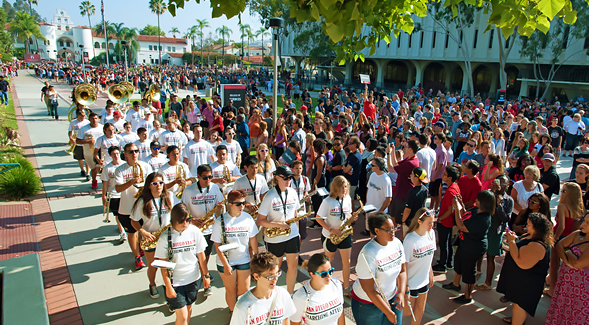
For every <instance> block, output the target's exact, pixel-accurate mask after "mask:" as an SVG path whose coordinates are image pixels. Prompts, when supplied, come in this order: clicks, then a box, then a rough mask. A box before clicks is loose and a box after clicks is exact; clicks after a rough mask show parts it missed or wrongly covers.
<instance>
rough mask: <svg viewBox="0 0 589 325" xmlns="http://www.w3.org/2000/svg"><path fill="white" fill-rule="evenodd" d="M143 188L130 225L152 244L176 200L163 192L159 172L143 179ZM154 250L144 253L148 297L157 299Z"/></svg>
mask: <svg viewBox="0 0 589 325" xmlns="http://www.w3.org/2000/svg"><path fill="white" fill-rule="evenodd" d="M145 185H146V186H147V188H145V189H144V190H143V191H142V192H141V197H139V198H138V199H137V201H135V204H133V209H132V210H131V225H132V226H133V228H135V230H137V232H138V233H139V234H140V235H141V236H142V237H143V239H144V240H146V241H148V242H153V241H154V240H155V237H154V236H153V235H152V233H153V232H154V231H156V230H158V229H160V228H162V227H165V226H167V225H168V224H170V212H171V211H172V207H173V206H174V205H175V204H176V203H177V201H178V199H176V197H175V196H174V195H171V194H170V192H169V191H165V190H164V175H163V174H162V173H159V172H155V173H151V174H149V175H148V176H147V178H146V179H145ZM154 254H155V248H153V249H149V250H147V251H145V258H147V279H148V280H149V295H150V296H151V298H153V299H156V298H159V296H160V295H159V293H158V292H157V287H156V285H155V275H156V273H157V270H156V268H155V267H153V266H151V263H152V262H153V260H154Z"/></svg>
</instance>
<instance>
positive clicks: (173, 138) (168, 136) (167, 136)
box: [159, 130, 188, 152]
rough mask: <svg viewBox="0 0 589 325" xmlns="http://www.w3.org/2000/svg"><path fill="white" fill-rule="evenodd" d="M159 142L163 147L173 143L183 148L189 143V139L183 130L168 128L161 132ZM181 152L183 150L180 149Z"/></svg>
mask: <svg viewBox="0 0 589 325" xmlns="http://www.w3.org/2000/svg"><path fill="white" fill-rule="evenodd" d="M159 143H160V144H161V145H162V148H163V147H165V146H172V145H173V146H177V147H178V148H182V147H184V146H185V145H186V144H187V143H188V139H186V136H185V135H184V132H182V131H178V130H176V131H174V132H170V131H169V130H166V131H164V132H162V133H161V134H160V138H159ZM180 152H182V150H180Z"/></svg>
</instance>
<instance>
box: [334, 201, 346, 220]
mask: <svg viewBox="0 0 589 325" xmlns="http://www.w3.org/2000/svg"><path fill="white" fill-rule="evenodd" d="M335 201H336V202H337V204H339V209H340V210H339V219H340V220H341V221H344V220H346V217H345V216H344V198H342V200H341V202H340V200H339V196H338V197H336V198H335Z"/></svg>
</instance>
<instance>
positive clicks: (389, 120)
mask: <svg viewBox="0 0 589 325" xmlns="http://www.w3.org/2000/svg"><path fill="white" fill-rule="evenodd" d="M160 69H161V70H158V69H157V68H151V67H150V68H141V67H135V68H134V69H131V70H132V71H129V78H130V80H131V81H132V82H133V83H134V85H135V86H136V87H137V88H138V89H140V91H145V90H147V89H148V87H149V85H150V84H151V83H155V84H158V85H159V86H160V87H161V89H162V98H165V99H163V100H162V101H157V102H150V101H149V100H148V99H143V100H141V101H134V102H132V106H131V107H130V108H129V109H128V111H127V112H126V114H124V115H123V114H122V113H121V111H120V110H118V108H117V107H116V106H117V105H115V104H114V103H112V102H107V104H106V107H105V108H104V109H102V108H96V107H90V113H89V115H88V116H86V114H87V111H86V110H85V109H82V107H81V106H80V108H79V109H78V110H77V111H76V119H74V120H72V121H71V122H70V126H69V130H68V136H69V138H70V140H71V142H70V144H71V145H75V148H74V151H73V158H74V159H75V160H77V161H78V163H79V167H80V173H81V177H84V178H86V179H87V180H88V181H90V180H92V185H91V186H92V188H98V187H99V184H98V177H99V176H100V179H101V181H102V203H103V206H104V207H105V209H108V211H109V212H110V213H112V214H114V215H115V216H116V220H117V224H118V227H119V231H120V240H121V241H122V242H124V241H127V242H128V244H129V248H130V250H131V252H132V253H133V256H134V262H135V267H136V268H137V269H141V268H144V267H147V277H148V282H149V290H148V292H149V295H150V296H151V297H152V298H154V299H155V298H158V297H159V295H160V292H159V291H158V287H157V284H156V274H157V272H158V267H159V268H161V273H162V276H163V279H164V283H163V284H164V292H163V293H164V295H165V299H166V302H167V305H168V306H169V308H170V310H173V311H175V313H176V324H187V323H188V320H189V319H190V316H191V313H192V309H191V305H192V304H193V303H194V301H195V300H196V296H197V292H198V291H199V290H200V289H201V288H202V292H203V294H204V295H205V296H208V295H211V294H212V291H211V287H210V286H211V281H212V280H213V278H212V277H211V273H210V272H209V271H210V270H209V269H208V268H207V265H208V260H209V258H210V256H211V254H212V252H213V250H214V251H215V252H216V257H215V259H216V262H215V265H216V268H217V271H218V273H219V275H220V278H221V281H222V282H223V287H224V289H225V300H226V303H227V306H228V308H229V311H230V312H231V313H232V317H231V324H233V325H237V324H283V321H284V320H286V319H289V320H290V323H291V324H340V325H341V324H344V323H345V320H344V317H345V316H344V314H343V304H344V297H350V298H351V306H352V312H353V314H354V317H355V320H356V323H357V324H374V323H377V324H389V323H392V324H401V323H402V320H403V315H404V311H405V312H406V313H405V315H413V317H412V320H411V323H412V324H420V323H421V321H422V318H423V314H424V311H425V305H426V302H427V295H428V291H429V288H431V287H432V286H433V284H434V274H435V273H439V274H441V273H448V274H451V273H449V270H450V269H453V270H454V276H453V278H451V279H450V280H451V281H449V282H448V283H446V284H444V285H443V287H444V288H445V289H447V290H453V291H456V292H463V294H460V295H458V296H456V297H455V298H453V301H454V302H456V303H458V304H468V303H471V302H472V300H473V299H475V298H476V295H482V294H484V293H482V291H485V290H493V289H495V290H497V291H498V292H500V293H502V294H503V296H502V298H501V301H502V302H504V303H511V304H512V316H510V317H506V318H504V319H503V320H504V321H505V322H507V323H512V324H523V323H524V322H525V320H526V317H527V315H531V316H534V315H535V312H536V308H537V306H538V303H539V300H540V298H541V296H542V295H543V294H545V295H548V296H551V297H552V301H551V304H550V309H549V311H548V318H547V320H546V323H547V324H584V323H586V320H587V319H589V315H588V314H589V294H588V293H589V292H588V290H589V289H588V288H589V287H588V286H587V284H588V283H589V262H588V261H589V257H588V256H589V253H585V250H586V249H587V247H589V245H584V244H585V243H587V242H589V241H588V240H586V237H587V231H589V228H588V227H589V215H587V214H586V210H585V207H586V206H587V203H589V202H588V200H587V199H588V198H589V196H588V194H587V181H588V180H589V138H586V137H585V133H586V131H587V129H586V127H587V126H588V125H589V118H588V117H586V116H585V115H586V114H585V109H586V106H585V101H584V99H583V98H582V97H580V98H578V99H577V101H571V102H566V103H560V102H558V101H552V102H547V101H543V100H535V101H533V102H523V101H522V102H520V101H508V102H505V103H501V104H492V103H491V101H490V100H489V99H488V98H482V97H481V96H479V95H477V96H474V97H472V98H470V97H469V96H467V95H466V96H464V97H461V96H459V95H458V94H454V93H451V92H447V93H443V92H441V91H439V92H437V93H434V92H432V91H431V90H429V91H426V90H424V89H422V88H421V87H413V88H411V89H407V90H406V91H402V90H399V91H398V92H395V93H393V94H386V93H385V92H384V91H380V92H378V91H377V90H376V89H374V90H371V89H369V88H368V86H366V87H365V88H364V90H363V91H362V92H358V93H356V91H354V90H352V89H345V88H343V87H341V86H340V87H338V86H334V87H326V88H324V89H321V90H320V92H319V94H318V96H317V97H318V98H317V99H314V98H311V95H310V94H309V92H308V91H306V90H305V89H304V87H303V85H302V84H300V83H296V82H294V83H293V82H290V81H287V82H286V83H285V84H284V85H285V92H286V93H285V95H282V96H281V101H282V103H283V105H282V107H283V108H282V107H276V106H275V105H274V103H273V101H272V100H271V99H270V98H267V97H266V96H265V94H264V92H263V91H261V88H263V85H264V84H265V81H266V80H267V79H268V77H269V76H268V74H267V73H265V72H260V71H253V72H249V73H239V72H233V71H231V72H229V71H214V70H199V69H196V68H164V67H161V68H160ZM183 69H186V70H183ZM55 70H56V71H52V69H51V68H50V67H46V68H43V67H38V68H37V69H36V71H37V74H38V75H39V76H40V77H45V78H49V79H50V80H49V81H48V83H47V84H46V86H45V88H44V89H43V92H42V100H44V101H45V103H46V104H47V107H48V114H54V116H55V118H57V111H56V110H54V109H53V106H52V105H51V98H52V97H51V96H52V95H53V93H52V90H51V89H52V86H51V85H50V82H52V81H54V80H56V78H57V80H59V79H61V80H64V81H67V82H71V83H73V84H77V83H80V82H89V83H91V84H93V85H94V86H95V87H97V89H99V90H100V89H102V90H105V89H107V88H108V85H109V84H111V83H116V82H117V81H118V80H120V79H121V78H124V73H123V69H122V68H121V67H119V68H115V69H112V70H107V69H103V70H100V68H99V69H96V70H93V71H90V72H87V73H86V77H85V78H84V77H82V75H83V71H76V69H75V68H72V69H69V70H67V71H64V73H63V74H62V73H61V72H60V71H63V70H60V69H57V68H56V69H55ZM191 72H192V73H191ZM51 78H53V79H51ZM203 79H205V80H204V84H205V87H207V88H210V87H215V85H216V84H218V83H225V82H235V83H245V84H247V85H248V91H247V96H246V103H247V105H245V106H244V107H234V106H233V103H232V102H231V101H229V102H226V103H223V102H222V101H221V99H220V98H219V96H218V95H217V94H214V95H213V96H212V97H211V98H210V99H204V98H201V97H199V96H198V94H195V95H193V96H190V95H189V96H186V98H182V99H180V98H178V96H177V95H176V92H177V91H178V87H180V88H182V87H193V89H194V90H195V92H196V91H197V88H198V86H197V84H199V83H202V82H203ZM142 83H143V84H144V85H142ZM261 85H262V86H261ZM258 87H260V89H258ZM53 91H54V90H53ZM165 96H169V98H170V100H169V101H166V99H167V98H166V97H165ZM166 106H167V107H166ZM276 109H278V111H279V114H278V115H279V117H278V119H277V120H276V121H274V120H273V119H272V116H273V112H274V110H276ZM273 123H275V127H273ZM561 157H562V158H561ZM569 157H571V158H572V161H573V168H572V170H571V174H570V175H569V177H566V178H563V179H561V177H560V176H559V174H558V173H557V172H556V165H557V163H558V162H559V159H568V158H569ZM323 190H324V191H323ZM428 199H429V202H428ZM552 199H555V200H557V201H558V208H557V213H556V215H554V216H553V215H552V213H551V210H550V201H551V200H552ZM356 222H357V223H358V224H359V225H356V226H355V229H356V230H357V229H358V228H359V227H358V226H360V228H361V229H362V232H361V235H363V236H367V237H370V238H371V240H370V241H369V242H367V244H365V245H364V246H363V247H362V249H361V250H360V252H359V255H358V262H357V264H356V265H355V272H356V274H357V280H356V281H354V282H351V278H350V269H351V267H352V265H350V264H351V255H352V252H351V250H352V243H353V240H352V234H351V231H350V229H351V227H352V225H353V224H354V223H356ZM319 228H321V234H320V240H321V243H322V246H323V253H321V254H314V255H313V256H311V258H310V259H309V260H307V261H303V260H302V259H301V257H300V253H301V245H302V243H303V242H304V241H308V240H309V235H310V234H311V232H309V233H308V232H307V229H319ZM142 248H143V249H142ZM436 250H439V258H437V259H436V261H434V259H435V257H434V252H435V251H436ZM338 251H339V256H340V257H341V261H342V275H343V276H342V278H340V279H336V278H335V277H333V274H334V271H335V268H334V267H332V265H331V262H332V261H333V259H334V257H335V254H336V252H338ZM551 253H552V254H551ZM485 256H486V260H487V262H486V274H485V276H483V277H482V279H481V276H482V264H483V261H484V258H485ZM500 256H505V261H504V263H503V267H502V268H501V272H500V275H499V281H498V283H497V284H496V288H495V287H494V286H495V284H494V283H493V280H494V279H495V265H496V258H498V257H500ZM144 259H145V261H146V262H147V265H146V264H145V261H144ZM283 260H286V270H287V271H286V275H285V279H286V289H283V288H281V287H277V285H276V284H277V281H278V278H279V277H280V276H281V274H282V271H281V269H282V262H283ZM164 262H171V263H172V264H166V263H164ZM301 264H302V265H303V267H304V268H306V269H307V271H308V273H309V275H310V278H311V279H310V280H309V281H308V282H306V283H304V285H303V286H302V287H300V288H299V289H297V290H295V284H296V281H297V272H298V265H301ZM171 265H173V266H171ZM252 278H253V280H254V281H255V287H253V288H251V279H252ZM217 280H218V279H217ZM477 282H478V283H477ZM462 283H464V285H465V287H464V291H463V288H462ZM475 290H476V291H478V292H477V293H474V294H473V292H474V291H475ZM409 309H410V313H409V314H407V311H408V310H409Z"/></svg>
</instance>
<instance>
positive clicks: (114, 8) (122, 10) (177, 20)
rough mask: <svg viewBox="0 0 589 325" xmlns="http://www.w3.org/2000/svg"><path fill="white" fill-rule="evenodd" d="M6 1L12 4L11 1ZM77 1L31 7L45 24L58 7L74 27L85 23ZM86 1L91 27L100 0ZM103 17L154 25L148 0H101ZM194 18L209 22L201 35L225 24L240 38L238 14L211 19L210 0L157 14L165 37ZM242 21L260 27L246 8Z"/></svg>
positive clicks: (43, 1) (45, 0) (50, 0)
mask: <svg viewBox="0 0 589 325" xmlns="http://www.w3.org/2000/svg"><path fill="white" fill-rule="evenodd" d="M228 1H231V0H228ZM9 2H11V3H12V2H13V1H9ZM81 2H82V1H81V0H61V1H57V0H38V3H39V5H38V6H35V5H33V8H34V9H35V10H36V11H37V12H38V13H39V14H40V15H41V16H42V17H44V18H45V19H46V20H47V22H49V23H50V22H51V20H53V15H54V14H55V13H56V11H57V9H58V8H59V9H64V10H65V11H66V12H67V14H68V15H69V16H70V17H71V19H72V21H73V22H74V25H75V26H78V25H86V26H87V25H88V17H87V16H83V17H82V15H80V9H79V6H80V3H81ZM90 2H91V3H92V4H93V5H94V7H96V14H95V15H94V16H91V17H90V19H91V22H92V26H94V25H95V24H97V23H99V22H101V21H102V16H101V14H100V0H90ZM104 19H105V20H108V21H110V22H113V23H121V22H122V23H124V25H123V26H125V27H136V28H137V29H142V28H143V27H145V25H147V24H150V25H153V26H157V15H156V14H154V13H152V12H151V11H150V10H149V0H104ZM196 19H206V20H208V21H209V24H210V25H211V27H210V28H205V29H204V33H205V37H206V36H207V35H208V34H209V32H213V35H214V36H213V37H218V35H217V34H216V33H215V30H216V29H217V28H219V27H221V26H223V25H226V26H227V27H229V29H231V30H232V31H233V33H231V35H230V36H229V38H230V39H232V40H234V41H236V42H239V41H241V40H240V35H241V34H240V32H239V27H238V23H239V19H238V17H233V18H232V19H230V20H228V19H227V18H226V17H225V16H221V17H219V18H215V19H213V18H211V8H210V1H206V0H204V1H201V3H200V4H197V3H196V1H195V0H189V1H186V2H185V6H184V9H180V8H178V9H177V10H176V17H173V16H172V15H171V14H170V13H169V12H167V11H166V13H164V14H163V15H161V16H160V26H161V29H162V31H164V32H165V33H166V36H168V37H172V34H171V33H169V30H170V29H172V27H178V29H179V30H180V34H177V35H176V37H182V35H184V33H186V31H187V30H188V28H189V27H191V26H193V25H196ZM242 23H243V24H249V25H250V27H251V29H252V31H254V32H256V31H257V30H259V29H260V27H262V24H261V22H260V18H259V17H258V16H252V15H250V13H249V9H246V10H245V12H244V13H243V14H242ZM246 42H247V40H246Z"/></svg>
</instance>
